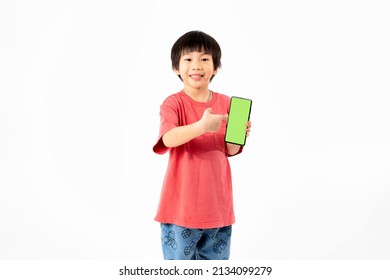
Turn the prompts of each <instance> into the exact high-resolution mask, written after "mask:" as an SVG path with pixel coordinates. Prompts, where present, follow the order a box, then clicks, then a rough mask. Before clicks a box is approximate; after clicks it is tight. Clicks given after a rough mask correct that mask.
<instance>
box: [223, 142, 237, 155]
mask: <svg viewBox="0 0 390 280" xmlns="http://www.w3.org/2000/svg"><path fill="white" fill-rule="evenodd" d="M226 147H227V150H228V155H229V156H234V155H235V154H237V153H238V152H239V151H240V149H241V146H240V145H235V144H231V143H226Z"/></svg>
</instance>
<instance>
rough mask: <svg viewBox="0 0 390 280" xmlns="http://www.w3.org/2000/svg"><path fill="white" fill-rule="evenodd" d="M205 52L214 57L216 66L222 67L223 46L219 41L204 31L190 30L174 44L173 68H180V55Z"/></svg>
mask: <svg viewBox="0 0 390 280" xmlns="http://www.w3.org/2000/svg"><path fill="white" fill-rule="evenodd" d="M194 51H197V52H204V53H207V54H210V55H211V56H212V57H213V63H214V68H215V69H218V68H219V67H221V55H222V54H221V48H220V47H219V44H218V42H217V41H216V40H215V39H214V38H213V37H211V36H210V35H208V34H206V33H204V32H202V31H190V32H187V33H185V34H184V35H182V36H181V37H180V38H179V39H178V40H177V41H176V42H175V44H174V45H173V46H172V50H171V60H172V69H174V70H175V69H179V61H180V57H181V55H183V54H186V53H189V52H194Z"/></svg>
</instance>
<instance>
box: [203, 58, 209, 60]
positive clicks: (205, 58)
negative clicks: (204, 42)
mask: <svg viewBox="0 0 390 280" xmlns="http://www.w3.org/2000/svg"><path fill="white" fill-rule="evenodd" d="M209 60H210V59H208V58H202V61H209Z"/></svg>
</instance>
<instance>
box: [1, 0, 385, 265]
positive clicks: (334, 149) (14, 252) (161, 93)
mask: <svg viewBox="0 0 390 280" xmlns="http://www.w3.org/2000/svg"><path fill="white" fill-rule="evenodd" d="M386 2H387V1H376V0H370V1H347V0H337V1H333V0H331V1H303V0H299V1H226V0H224V1H210V0H207V1H206V0H199V1H169V0H168V1H152V0H148V1H115V0H113V1H75V0H74V1H70V0H68V1H2V2H1V4H0V259H137V260H142V259H144V260H149V259H161V258H162V254H161V249H160V240H159V238H160V230H159V225H158V223H156V222H155V221H153V218H154V214H155V211H156V207H157V204H158V199H159V194H160V190H161V185H162V180H163V176H164V173H165V168H166V163H167V160H168V157H167V154H166V155H163V156H160V155H156V154H154V153H153V152H152V146H153V144H154V142H155V140H156V137H157V134H158V128H159V105H160V104H161V102H162V101H163V100H164V99H165V97H167V96H168V95H169V94H171V93H174V92H177V91H179V90H180V89H181V88H182V84H181V82H180V80H179V79H178V78H177V77H176V76H175V75H174V73H173V72H172V71H171V65H170V48H171V46H172V44H173V43H174V42H175V40H176V39H177V38H178V37H179V36H181V35H182V34H184V33H185V32H187V31H190V30H202V31H204V32H206V33H208V34H210V35H212V36H213V37H214V38H215V39H216V40H217V41H218V42H219V43H220V45H221V48H222V53H223V55H222V69H221V70H220V72H219V73H218V75H217V76H216V77H215V79H214V80H213V82H212V84H211V89H212V90H214V91H218V92H221V93H224V94H227V95H238V96H243V97H248V98H251V99H253V108H252V123H253V129H252V133H251V135H250V138H249V139H248V141H247V145H246V147H245V150H244V153H243V154H241V155H239V156H237V157H233V158H231V165H232V169H233V177H234V178H233V179H234V182H233V183H234V195H235V208H236V219H237V223H236V224H235V226H234V230H233V240H232V252H231V258H232V259H236V260H237V259H243V260H245V259H296V260H299V259H313V260H316V259H389V258H390V239H389V238H388V237H389V236H390V215H389V213H390V130H389V120H390V110H389V105H390V95H389V94H390V83H389V77H390V67H389V65H390V52H389V49H390V36H389V34H390V28H389V26H390V17H389V14H390V9H389V8H388V7H387V6H386Z"/></svg>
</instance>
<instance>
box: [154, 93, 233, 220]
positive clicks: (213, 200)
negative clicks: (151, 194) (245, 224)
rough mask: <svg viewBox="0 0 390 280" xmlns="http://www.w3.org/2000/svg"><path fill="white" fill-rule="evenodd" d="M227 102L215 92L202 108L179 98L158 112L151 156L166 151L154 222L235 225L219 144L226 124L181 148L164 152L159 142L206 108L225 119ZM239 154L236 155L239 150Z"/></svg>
mask: <svg viewBox="0 0 390 280" xmlns="http://www.w3.org/2000/svg"><path fill="white" fill-rule="evenodd" d="M229 104H230V98H229V97H228V96H226V95H222V94H219V93H216V92H214V93H213V96H212V99H211V100H210V101H209V102H207V103H204V102H197V101H195V100H193V99H192V98H190V97H189V96H187V95H186V94H185V93H184V92H179V93H176V94H173V95H171V96H169V97H168V98H167V99H166V100H165V101H164V102H163V104H162V105H161V107H160V116H161V123H160V133H159V136H158V140H157V143H156V144H155V145H154V147H153V151H154V152H155V153H157V154H164V153H165V152H167V151H168V150H169V161H168V168H167V172H166V175H165V179H164V183H163V187H162V191H161V197H160V203H159V207H158V210H157V215H156V217H155V220H156V221H158V222H161V223H170V224H175V225H179V226H182V227H187V228H217V227H223V226H227V225H231V224H233V223H234V211H233V195H232V178H231V172H230V165H229V161H228V155H227V149H226V144H225V141H224V136H225V130H226V124H225V123H222V124H221V126H220V128H219V130H218V131H217V132H216V133H205V134H203V135H201V136H199V137H197V138H195V139H193V140H191V141H189V142H187V143H185V144H183V145H181V146H178V147H175V148H170V149H169V148H167V147H166V146H165V145H164V143H163V141H162V136H163V135H164V134H165V133H166V132H167V131H169V130H170V129H172V128H175V127H178V126H184V125H188V124H192V123H194V122H196V121H198V120H200V119H201V118H202V115H203V112H204V111H205V110H206V109H207V108H209V107H211V108H212V110H213V114H226V113H228V111H229ZM240 152H241V150H240Z"/></svg>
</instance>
